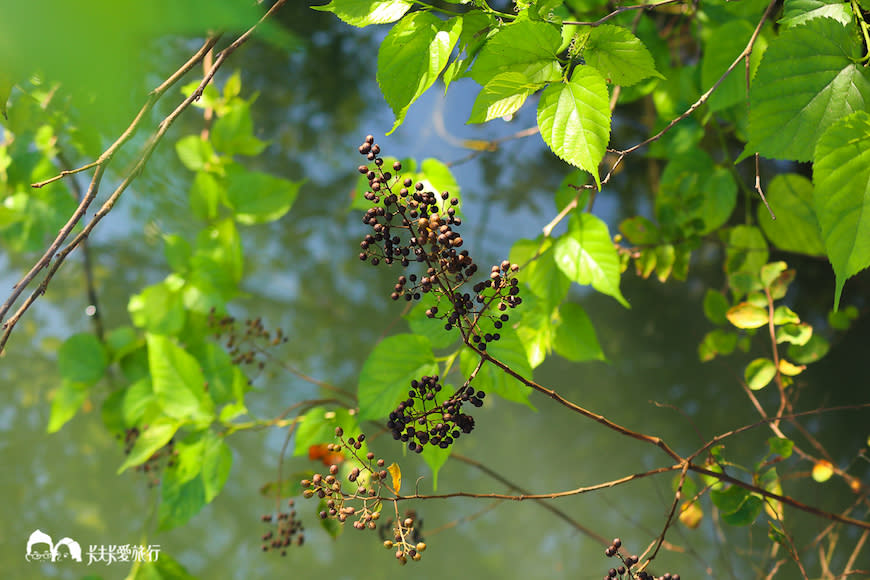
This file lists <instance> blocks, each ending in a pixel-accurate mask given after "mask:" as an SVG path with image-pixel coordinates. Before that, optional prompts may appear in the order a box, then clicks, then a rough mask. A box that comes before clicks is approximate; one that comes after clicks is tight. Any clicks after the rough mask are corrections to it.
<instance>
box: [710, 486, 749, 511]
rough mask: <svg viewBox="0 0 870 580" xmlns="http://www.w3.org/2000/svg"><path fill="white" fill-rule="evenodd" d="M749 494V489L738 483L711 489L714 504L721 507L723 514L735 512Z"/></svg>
mask: <svg viewBox="0 0 870 580" xmlns="http://www.w3.org/2000/svg"><path fill="white" fill-rule="evenodd" d="M749 495H750V494H749V491H747V490H745V489H743V488H742V487H738V486H736V485H731V486H729V487H727V488H725V489H724V490H712V491H710V499H712V500H713V505H715V506H716V507H717V508H719V511H721V512H722V514H723V515H727V514H733V513H734V512H736V511H737V510H739V509H740V507H741V506H742V505H743V503H744V502H745V501H746V499H747V498H748V497H749Z"/></svg>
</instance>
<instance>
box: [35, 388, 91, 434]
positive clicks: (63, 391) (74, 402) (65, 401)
mask: <svg viewBox="0 0 870 580" xmlns="http://www.w3.org/2000/svg"><path fill="white" fill-rule="evenodd" d="M90 393H91V385H90V384H88V383H82V382H78V381H73V380H70V379H67V378H64V379H63V382H62V383H61V384H60V387H58V389H57V390H55V391H54V395H53V398H52V400H51V415H50V416H49V419H48V427H47V428H46V431H47V432H48V433H57V432H58V431H59V430H60V428H61V427H63V426H64V425H65V424H66V423H67V421H69V420H70V419H72V418H73V417H75V414H76V412H78V410H79V409H80V408H81V406H82V403H84V402H85V400H87V398H88V395H90Z"/></svg>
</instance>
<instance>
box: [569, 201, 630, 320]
mask: <svg viewBox="0 0 870 580" xmlns="http://www.w3.org/2000/svg"><path fill="white" fill-rule="evenodd" d="M554 258H555V260H556V264H557V265H558V266H559V268H560V269H561V270H562V272H564V273H565V275H566V276H568V278H569V279H571V280H573V281H574V282H577V283H578V284H581V285H587V284H591V285H592V287H593V288H595V289H596V290H598V291H599V292H601V293H602V294H606V295H608V296H612V297H613V298H615V299H616V300H617V301H618V302H619V303H620V304H622V305H623V306H625V307H626V308H629V305H628V302H626V300H625V298H624V297H623V296H622V292H621V291H620V290H619V278H620V272H619V256H618V255H617V253H616V249H615V248H614V247H613V240H612V239H611V237H610V232H609V231H608V229H607V224H605V223H604V222H603V221H601V219H599V218H597V217H595V216H594V215H591V214H588V213H585V212H575V213H574V215H572V216H571V219H570V223H569V226H568V232H567V233H565V234H564V235H562V236H560V237H559V239H558V241H557V242H556V246H555V248H554Z"/></svg>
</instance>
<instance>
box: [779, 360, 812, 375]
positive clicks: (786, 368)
mask: <svg viewBox="0 0 870 580" xmlns="http://www.w3.org/2000/svg"><path fill="white" fill-rule="evenodd" d="M806 368H807V367H806V365H795V364H792V363H790V362H788V361H787V360H785V359H784V358H781V359H779V372H781V373H782V374H784V375H786V376H788V377H794V376H797V375H799V374H801V373H802V372H804V370H806Z"/></svg>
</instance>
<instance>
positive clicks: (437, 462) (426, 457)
mask: <svg viewBox="0 0 870 580" xmlns="http://www.w3.org/2000/svg"><path fill="white" fill-rule="evenodd" d="M452 452H453V450H452V449H450V448H449V447H448V448H447V449H441V448H440V447H433V446H432V445H427V446H426V448H425V449H423V461H425V462H426V465H428V466H429V469H431V470H432V490H433V491H437V490H438V472H439V471H441V468H442V467H443V466H444V464H445V463H447V460H448V459H449V458H450V454H451V453H452Z"/></svg>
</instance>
